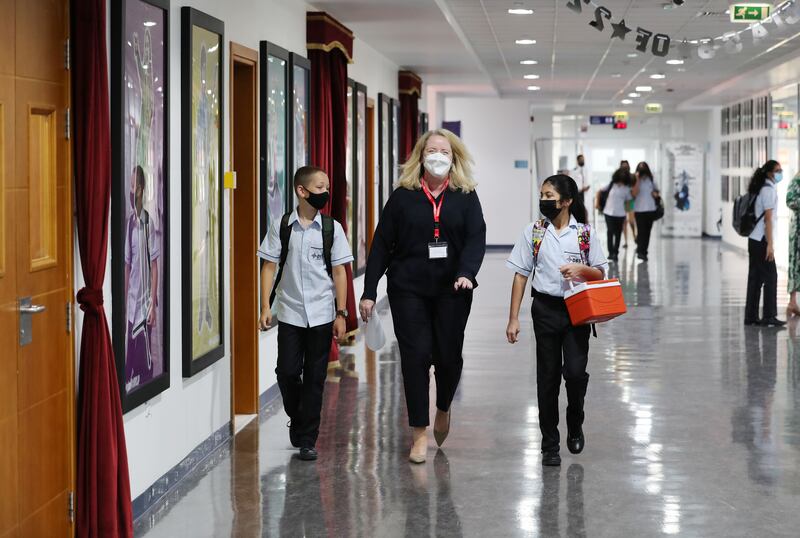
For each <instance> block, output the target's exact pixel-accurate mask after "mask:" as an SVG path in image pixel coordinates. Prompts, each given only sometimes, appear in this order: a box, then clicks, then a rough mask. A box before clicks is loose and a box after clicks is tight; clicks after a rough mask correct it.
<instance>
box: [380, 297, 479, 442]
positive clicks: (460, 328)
mask: <svg viewBox="0 0 800 538" xmlns="http://www.w3.org/2000/svg"><path fill="white" fill-rule="evenodd" d="M389 306H390V307H391V309H392V320H393V322H394V333H395V336H396V337H397V343H398V345H399V347H400V360H401V363H402V369H403V386H404V389H405V395H406V405H407V407H408V423H409V425H410V426H412V427H418V428H421V427H426V426H428V425H429V424H430V398H429V387H430V370H431V365H433V366H434V367H435V373H436V407H437V408H438V409H440V410H442V411H448V410H449V409H450V403H451V402H452V401H453V397H454V396H455V394H456V389H457V388H458V383H459V381H460V380H461V369H462V367H463V366H464V358H463V356H462V351H463V348H464V329H465V328H466V326H467V320H468V318H469V313H470V309H471V308H472V291H461V292H457V293H444V294H441V295H439V296H437V297H422V296H419V295H413V294H397V293H394V294H390V295H389Z"/></svg>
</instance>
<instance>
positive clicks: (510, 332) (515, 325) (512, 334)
mask: <svg viewBox="0 0 800 538" xmlns="http://www.w3.org/2000/svg"><path fill="white" fill-rule="evenodd" d="M506 338H508V343H509V344H516V343H517V341H518V340H519V320H518V319H510V320H508V327H506Z"/></svg>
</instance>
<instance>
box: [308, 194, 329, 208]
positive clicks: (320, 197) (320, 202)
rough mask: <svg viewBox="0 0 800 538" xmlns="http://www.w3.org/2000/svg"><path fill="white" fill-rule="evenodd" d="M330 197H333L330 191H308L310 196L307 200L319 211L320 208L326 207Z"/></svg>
mask: <svg viewBox="0 0 800 538" xmlns="http://www.w3.org/2000/svg"><path fill="white" fill-rule="evenodd" d="M330 197H331V193H329V192H319V193H317V192H309V193H308V198H306V201H307V202H308V203H309V204H311V207H313V208H314V209H316V210H317V211H319V210H320V209H322V208H323V207H325V204H327V203H328V200H330Z"/></svg>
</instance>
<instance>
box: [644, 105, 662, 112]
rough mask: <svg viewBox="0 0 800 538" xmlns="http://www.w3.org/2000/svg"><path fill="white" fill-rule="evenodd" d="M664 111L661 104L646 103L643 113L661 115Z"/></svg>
mask: <svg viewBox="0 0 800 538" xmlns="http://www.w3.org/2000/svg"><path fill="white" fill-rule="evenodd" d="M663 110H664V107H663V106H661V103H647V104H646V105H644V111H645V112H647V113H648V114H661V112H662V111H663Z"/></svg>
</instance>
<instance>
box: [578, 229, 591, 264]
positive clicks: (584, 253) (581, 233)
mask: <svg viewBox="0 0 800 538" xmlns="http://www.w3.org/2000/svg"><path fill="white" fill-rule="evenodd" d="M591 236H592V227H591V225H589V224H578V247H579V248H580V251H581V262H582V263H583V265H589V245H590V239H591Z"/></svg>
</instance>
